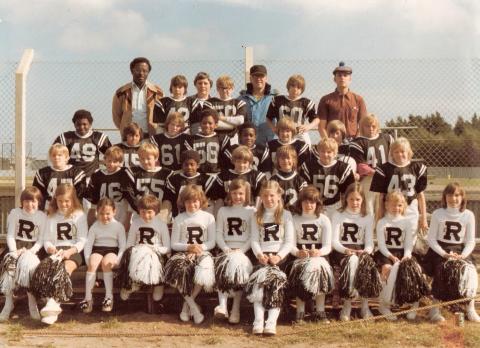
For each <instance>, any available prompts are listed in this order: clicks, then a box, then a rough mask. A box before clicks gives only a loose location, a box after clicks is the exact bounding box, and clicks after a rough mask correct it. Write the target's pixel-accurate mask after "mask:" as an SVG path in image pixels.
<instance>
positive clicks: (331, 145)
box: [317, 138, 338, 153]
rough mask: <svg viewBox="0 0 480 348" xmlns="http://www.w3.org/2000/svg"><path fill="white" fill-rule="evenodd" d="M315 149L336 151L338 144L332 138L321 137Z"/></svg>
mask: <svg viewBox="0 0 480 348" xmlns="http://www.w3.org/2000/svg"><path fill="white" fill-rule="evenodd" d="M317 150H318V151H319V152H320V151H321V150H330V151H333V152H335V153H338V144H337V142H336V141H335V139H333V138H323V139H321V140H320V141H319V143H318V145H317Z"/></svg>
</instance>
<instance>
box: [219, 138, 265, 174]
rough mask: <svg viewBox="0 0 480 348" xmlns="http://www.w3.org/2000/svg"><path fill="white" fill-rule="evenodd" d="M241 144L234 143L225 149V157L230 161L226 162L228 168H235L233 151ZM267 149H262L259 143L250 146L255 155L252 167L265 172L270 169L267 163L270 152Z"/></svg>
mask: <svg viewBox="0 0 480 348" xmlns="http://www.w3.org/2000/svg"><path fill="white" fill-rule="evenodd" d="M239 146H240V145H239V144H233V145H230V146H228V147H227V148H226V149H225V152H224V154H225V158H226V159H227V161H228V163H225V165H226V168H228V169H233V168H234V165H233V163H232V153H233V150H235V149H236V148H237V147H239ZM266 149H267V151H265V150H264V149H261V148H260V147H258V146H257V145H253V147H251V148H250V151H252V155H253V163H252V169H254V170H258V171H260V172H263V173H265V172H269V171H270V169H269V168H268V164H267V158H268V156H269V152H268V148H266ZM222 167H223V166H222Z"/></svg>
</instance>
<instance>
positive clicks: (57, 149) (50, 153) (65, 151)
mask: <svg viewBox="0 0 480 348" xmlns="http://www.w3.org/2000/svg"><path fill="white" fill-rule="evenodd" d="M58 152H60V153H62V154H64V155H65V157H67V158H69V157H70V152H69V151H68V148H67V147H66V146H65V145H62V144H60V143H55V144H53V145H52V146H50V148H49V149H48V157H52V156H53V155H54V154H56V153H58Z"/></svg>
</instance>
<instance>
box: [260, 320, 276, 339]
mask: <svg viewBox="0 0 480 348" xmlns="http://www.w3.org/2000/svg"><path fill="white" fill-rule="evenodd" d="M263 334H264V335H267V336H274V335H276V334H277V325H275V324H270V323H269V322H267V323H266V324H265V328H264V329H263Z"/></svg>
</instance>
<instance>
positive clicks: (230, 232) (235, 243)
mask: <svg viewBox="0 0 480 348" xmlns="http://www.w3.org/2000/svg"><path fill="white" fill-rule="evenodd" d="M254 213H255V208H254V207H244V206H241V205H234V206H231V207H221V208H220V209H219V210H218V213H217V236H216V241H217V246H218V247H219V248H220V249H222V251H223V252H226V251H228V250H230V249H240V250H241V251H242V252H243V253H246V252H247V251H248V249H250V245H251V238H250V224H251V222H252V216H253V214H254Z"/></svg>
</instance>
